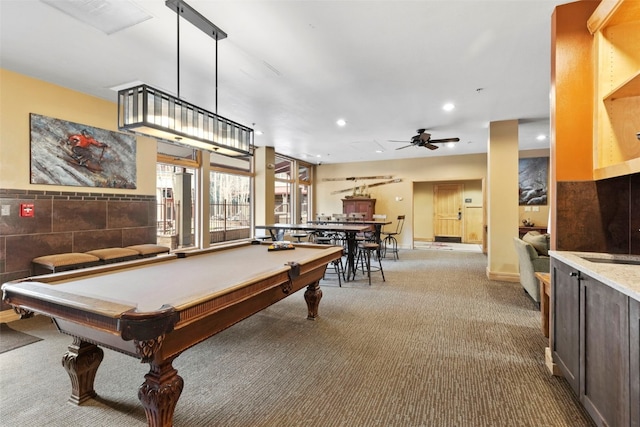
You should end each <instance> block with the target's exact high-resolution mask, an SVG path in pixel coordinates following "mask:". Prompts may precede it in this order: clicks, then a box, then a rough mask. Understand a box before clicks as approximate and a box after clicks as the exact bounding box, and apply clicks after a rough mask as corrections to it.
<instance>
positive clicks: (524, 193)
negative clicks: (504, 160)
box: [518, 157, 549, 205]
mask: <svg viewBox="0 0 640 427" xmlns="http://www.w3.org/2000/svg"><path fill="white" fill-rule="evenodd" d="M548 180H549V158H548V157H532V158H526V159H520V160H519V161H518V191H519V197H518V200H519V204H520V205H546V204H547V192H548V186H547V185H548V184H547V183H548Z"/></svg>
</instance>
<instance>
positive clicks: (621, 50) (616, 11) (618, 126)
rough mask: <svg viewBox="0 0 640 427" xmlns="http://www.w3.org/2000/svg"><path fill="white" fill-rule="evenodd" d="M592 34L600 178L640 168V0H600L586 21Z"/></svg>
mask: <svg viewBox="0 0 640 427" xmlns="http://www.w3.org/2000/svg"><path fill="white" fill-rule="evenodd" d="M587 26H588V28H589V31H590V32H591V33H592V34H593V36H594V45H593V47H594V55H595V61H594V65H595V67H594V78H595V88H596V91H595V94H594V95H595V97H594V104H593V105H594V108H595V111H594V124H593V125H594V133H593V136H594V140H593V148H594V157H593V177H594V179H596V180H600V179H606V178H613V177H618V176H623V175H629V174H634V173H638V172H640V141H638V140H637V139H636V133H637V132H640V50H638V45H640V1H635V0H602V1H601V2H600V4H599V5H598V7H597V8H596V9H595V10H594V12H593V13H592V14H591V16H590V18H589V20H588V21H587Z"/></svg>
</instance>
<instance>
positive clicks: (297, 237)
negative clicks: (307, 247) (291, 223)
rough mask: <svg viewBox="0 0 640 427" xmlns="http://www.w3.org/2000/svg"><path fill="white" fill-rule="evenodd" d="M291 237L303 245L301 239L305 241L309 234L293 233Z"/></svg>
mask: <svg viewBox="0 0 640 427" xmlns="http://www.w3.org/2000/svg"><path fill="white" fill-rule="evenodd" d="M291 237H293V238H294V239H296V243H301V240H300V239H304V238H305V237H307V233H293V234H292V235H291Z"/></svg>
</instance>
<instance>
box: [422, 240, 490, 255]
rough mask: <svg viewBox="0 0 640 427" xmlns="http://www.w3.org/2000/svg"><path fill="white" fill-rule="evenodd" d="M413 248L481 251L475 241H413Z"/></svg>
mask: <svg viewBox="0 0 640 427" xmlns="http://www.w3.org/2000/svg"><path fill="white" fill-rule="evenodd" d="M413 247H414V249H418V250H433V251H462V252H476V253H482V246H481V245H479V244H475V243H451V242H413Z"/></svg>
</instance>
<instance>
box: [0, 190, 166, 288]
mask: <svg viewBox="0 0 640 427" xmlns="http://www.w3.org/2000/svg"><path fill="white" fill-rule="evenodd" d="M21 203H32V204H33V205H34V216H33V217H32V218H30V217H21V216H20V215H19V212H20V204H21ZM155 242H156V197H155V195H153V196H145V195H130V194H103V193H97V192H95V193H94V192H92V193H83V192H71V191H31V190H12V189H0V283H4V282H6V281H9V280H14V279H18V278H22V277H27V276H28V275H29V274H30V268H31V260H32V259H33V258H35V257H38V256H42V255H50V254H56V253H64V252H86V251H90V250H93V249H100V248H106V247H123V246H129V245H135V244H140V243H155Z"/></svg>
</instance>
